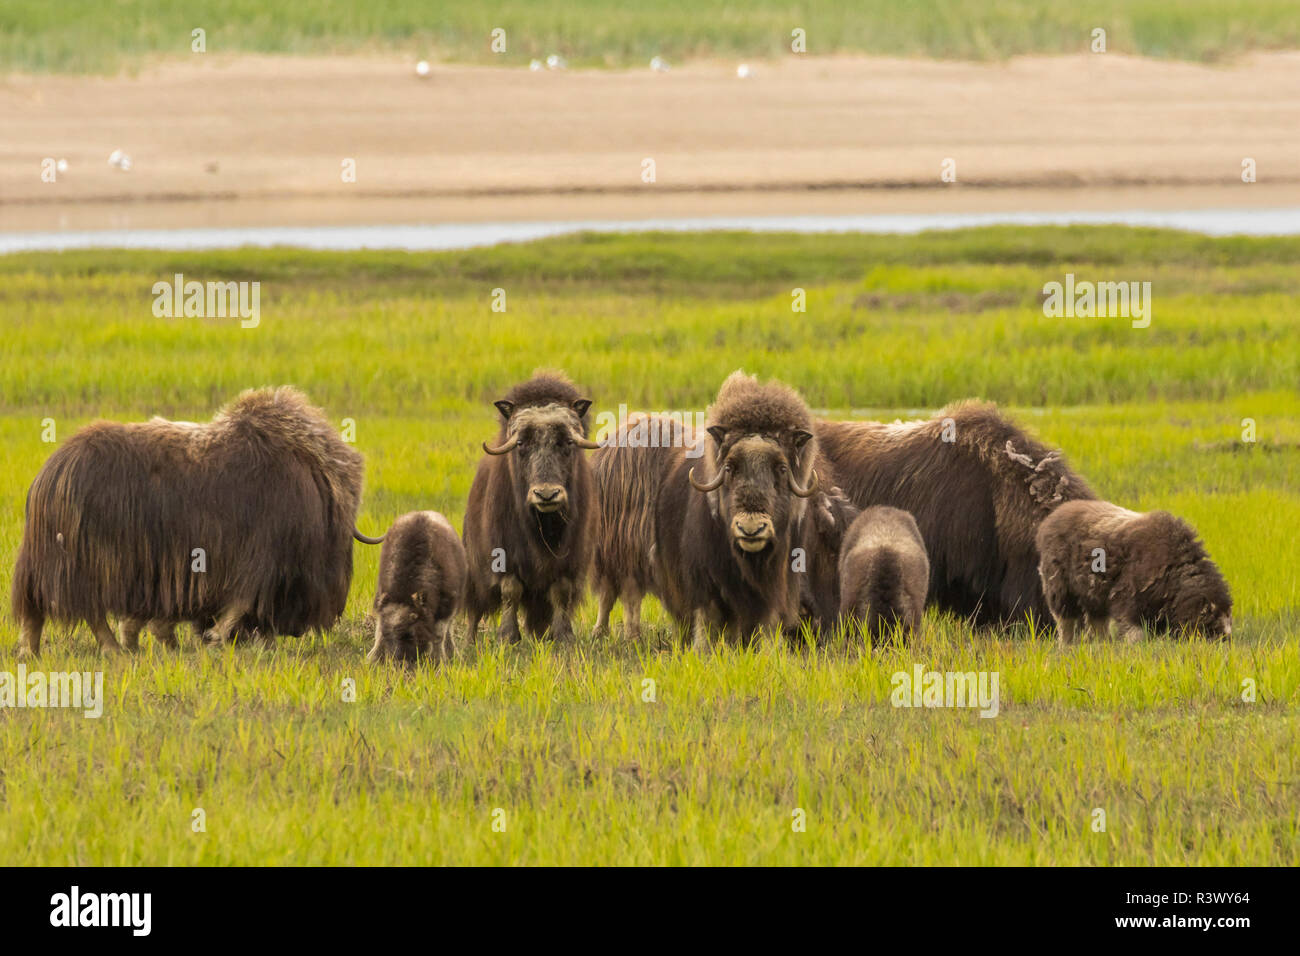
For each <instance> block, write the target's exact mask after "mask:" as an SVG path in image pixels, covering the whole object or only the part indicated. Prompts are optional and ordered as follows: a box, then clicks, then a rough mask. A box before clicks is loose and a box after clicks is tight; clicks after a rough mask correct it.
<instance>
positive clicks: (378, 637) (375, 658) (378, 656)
mask: <svg viewBox="0 0 1300 956" xmlns="http://www.w3.org/2000/svg"><path fill="white" fill-rule="evenodd" d="M383 659H384V632H383V629H382V628H381V627H380V626H379V622H378V621H376V622H375V643H374V644H373V645H372V646H371V648H370V653H369V654H367V655H366V660H368V661H369V662H370V663H371V664H378V663H379V662H380V661H382V660H383Z"/></svg>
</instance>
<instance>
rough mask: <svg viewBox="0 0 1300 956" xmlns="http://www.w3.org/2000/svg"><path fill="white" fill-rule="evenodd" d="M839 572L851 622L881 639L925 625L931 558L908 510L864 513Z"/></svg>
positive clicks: (849, 538) (847, 538) (846, 541)
mask: <svg viewBox="0 0 1300 956" xmlns="http://www.w3.org/2000/svg"><path fill="white" fill-rule="evenodd" d="M839 576H840V614H841V616H842V617H843V618H844V620H845V621H846V622H848V623H849V624H850V626H852V627H854V628H857V627H859V626H863V625H865V627H866V630H867V633H869V634H870V635H871V636H872V637H875V638H882V637H886V636H887V635H889V634H890V633H891V632H893V631H894V630H895V629H901V631H902V633H903V634H904V635H910V634H911V633H912V632H913V631H915V630H916V629H917V628H918V627H920V626H921V615H922V614H924V613H925V595H926V591H928V590H929V587H930V561H929V559H928V558H927V557H926V556H925V542H924V541H923V540H921V529H920V528H918V527H917V526H916V519H915V518H913V517H912V516H911V515H910V514H909V513H908V512H906V511H900V510H899V509H898V508H888V507H884V506H879V505H878V506H876V507H874V508H868V509H866V510H865V511H863V512H862V513H861V514H860V515H858V517H857V518H855V519H854V521H853V524H852V525H851V526H850V527H849V530H848V533H847V534H846V535H845V536H844V543H843V548H842V550H841V552H840V566H839Z"/></svg>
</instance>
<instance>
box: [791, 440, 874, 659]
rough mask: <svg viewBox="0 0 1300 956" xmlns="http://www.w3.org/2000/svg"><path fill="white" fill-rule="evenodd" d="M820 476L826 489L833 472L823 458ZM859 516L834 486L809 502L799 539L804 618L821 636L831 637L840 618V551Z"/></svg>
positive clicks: (818, 465)
mask: <svg viewBox="0 0 1300 956" xmlns="http://www.w3.org/2000/svg"><path fill="white" fill-rule="evenodd" d="M817 475H818V477H819V478H820V479H821V484H822V487H823V488H825V487H826V486H827V484H828V483H829V482H830V480H831V476H832V475H833V471H832V469H831V467H830V463H829V462H827V461H826V460H825V458H824V457H822V458H820V459H819V460H818V463H817ZM858 514H859V510H858V506H857V505H855V504H854V503H853V502H851V501H849V499H848V498H846V497H845V496H844V492H843V491H842V490H840V488H838V487H836V486H834V485H832V486H831V487H829V488H827V490H826V491H824V492H823V491H819V492H818V493H817V494H816V495H814V496H813V497H811V498H809V499H808V508H807V511H806V512H805V514H804V519H803V521H802V523H801V526H800V529H799V531H798V533H797V535H796V537H797V539H798V540H799V542H800V545H801V546H802V548H803V549H804V556H805V562H804V563H805V567H804V569H803V573H802V574H801V575H800V581H799V585H800V589H799V590H800V601H801V604H802V617H804V618H805V619H807V620H808V621H809V622H810V623H811V624H812V626H813V628H814V630H815V631H816V632H817V633H818V634H829V633H830V632H831V630H832V629H833V628H834V627H835V625H836V623H837V622H838V621H839V618H840V550H841V547H842V545H843V542H844V536H845V534H847V533H848V530H849V527H850V526H851V525H852V524H853V520H854V519H855V518H857V516H858Z"/></svg>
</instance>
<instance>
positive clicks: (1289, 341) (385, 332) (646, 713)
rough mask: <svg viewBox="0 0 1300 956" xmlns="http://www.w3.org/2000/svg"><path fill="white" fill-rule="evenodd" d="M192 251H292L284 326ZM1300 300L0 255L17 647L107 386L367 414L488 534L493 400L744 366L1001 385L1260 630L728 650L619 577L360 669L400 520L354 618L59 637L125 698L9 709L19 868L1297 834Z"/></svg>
mask: <svg viewBox="0 0 1300 956" xmlns="http://www.w3.org/2000/svg"><path fill="white" fill-rule="evenodd" d="M21 6H22V5H21V4H19V7H21ZM695 9H698V7H696V8H695ZM7 15H9V16H13V13H12V12H10V13H9V14H7ZM177 272H181V273H183V274H184V275H185V277H186V278H187V279H198V280H200V281H204V280H255V281H258V282H260V283H261V322H260V325H259V326H258V327H257V328H254V329H242V328H240V326H239V322H238V320H237V319H206V318H182V319H170V318H155V317H154V315H153V313H152V309H151V305H152V300H153V297H152V293H151V287H152V286H153V284H154V283H155V282H158V281H170V278H171V276H172V275H173V274H174V273H177ZM1067 272H1072V273H1074V274H1075V276H1076V277H1077V278H1078V279H1080V280H1083V279H1093V280H1096V281H1150V282H1151V283H1152V294H1153V300H1154V307H1153V314H1152V322H1151V325H1150V327H1149V328H1146V329H1135V328H1133V327H1132V326H1131V323H1130V321H1129V320H1128V319H1123V318H1114V319H1111V318H1106V319H1095V318H1094V319H1084V318H1074V319H1055V318H1046V317H1045V316H1044V315H1043V312H1042V309H1041V307H1040V304H1039V302H1040V293H1041V290H1042V287H1043V284H1044V283H1046V282H1049V281H1061V280H1062V279H1063V278H1064V275H1065V274H1066V273H1067ZM497 289H500V290H504V294H505V301H506V311H505V312H494V311H492V308H491V305H492V302H493V290H497ZM796 289H802V290H804V292H805V294H806V299H807V311H806V312H803V313H795V312H792V310H791V303H792V293H793V292H794V290H796ZM1298 294H1300V240H1298V239H1289V238H1288V239H1245V238H1234V239H1209V238H1204V237H1198V236H1192V235H1187V234H1181V233H1173V232H1162V231H1155V230H1129V229H1121V228H1112V227H1106V228H1042V229H1020V228H992V229H980V230H970V231H963V232H953V233H943V234H930V235H922V236H915V237H897V236H887V237H886V236H882V237H870V236H790V235H760V236H754V235H741V234H705V235H642V236H621V237H620V236H576V237H572V238H565V239H556V240H548V241H545V242H539V243H532V244H524V245H514V246H501V247H497V248H493V249H486V250H474V251H466V252H455V253H438V254H403V253H390V252H382V253H381V252H370V253H351V254H335V253H309V252H301V251H294V250H273V251H257V250H244V251H236V252H204V253H162V252H120V251H104V252H98V251H97V252H74V253H64V254H39V255H37V254H30V255H16V256H7V257H0V334H2V335H3V350H2V354H3V359H2V360H0V447H3V448H4V450H5V454H4V456H3V458H2V459H0V462H2V463H0V572H2V574H0V576H2V577H3V584H4V587H3V595H2V596H0V671H6V670H8V671H14V670H15V669H16V667H17V663H18V662H17V657H16V648H17V628H16V626H15V624H14V622H13V620H12V618H11V617H10V615H9V607H8V582H9V577H10V572H11V569H12V563H13V558H14V555H15V554H16V551H17V547H18V542H19V539H20V536H21V532H22V521H23V518H22V511H23V500H24V495H25V493H26V488H27V486H28V484H29V482H30V481H31V479H32V477H33V476H34V475H35V473H36V472H37V470H38V469H39V468H40V465H41V463H42V462H43V461H44V459H45V458H46V457H47V456H48V455H49V453H50V451H51V450H52V447H53V446H52V445H51V444H48V443H45V442H43V441H42V432H43V431H44V430H45V429H47V428H48V425H49V422H48V421H47V420H50V419H52V420H53V425H54V428H55V430H56V436H57V438H58V439H59V440H62V439H63V438H66V437H67V436H68V435H70V434H71V433H72V432H73V431H74V430H75V429H76V428H77V427H79V426H80V425H82V424H84V423H86V422H87V421H90V420H91V419H93V418H96V417H108V418H120V419H143V418H147V417H149V416H152V415H155V414H160V415H164V416H167V417H173V418H180V419H189V420H203V419H206V418H208V417H210V416H211V414H212V413H213V412H214V411H215V410H216V409H217V408H218V407H219V406H220V405H221V404H222V403H224V402H225V401H227V400H228V399H229V398H231V397H232V396H233V395H235V394H236V393H237V392H238V391H239V390H240V389H242V388H246V387H250V386H260V385H271V384H280V383H291V384H294V385H297V386H299V387H301V388H302V389H304V390H305V391H306V392H307V394H308V395H309V396H310V397H311V398H312V399H313V401H315V402H316V403H317V404H319V405H321V406H323V407H324V408H325V409H326V410H327V412H328V414H329V415H330V416H331V417H332V418H334V419H336V420H338V421H339V422H340V425H342V422H343V420H344V419H345V418H350V419H352V420H353V421H354V422H355V435H356V446H357V448H358V449H359V450H360V451H361V452H362V453H363V454H364V455H365V456H366V461H367V478H366V480H367V489H366V492H365V497H364V504H363V511H362V515H361V518H360V526H361V528H362V529H363V530H365V531H368V532H370V533H378V532H379V531H380V530H382V529H383V528H384V527H386V526H387V524H388V523H389V522H390V521H391V520H392V519H393V518H394V517H396V516H397V515H398V514H401V513H403V512H405V511H410V510H415V509H420V508H436V509H439V510H442V511H444V512H446V513H447V514H448V516H449V517H451V518H452V520H453V522H454V523H455V524H456V525H457V527H459V526H460V519H461V514H462V509H463V504H464V500H465V496H466V494H467V492H468V489H469V483H470V480H471V477H472V473H473V468H474V464H475V462H476V460H477V457H478V455H479V451H478V443H479V442H480V441H481V440H482V439H484V438H486V437H489V436H490V435H491V434H492V432H493V428H494V424H493V414H494V411H493V408H492V406H491V401H492V399H494V398H496V397H499V395H500V393H501V392H502V391H504V389H505V388H506V387H507V386H508V385H509V384H511V383H512V382H514V381H516V380H518V379H520V378H522V377H525V376H527V375H528V374H529V373H530V372H531V371H532V370H533V369H534V368H536V367H539V366H548V367H561V368H564V369H566V370H568V371H569V372H570V373H571V374H572V375H573V377H574V378H575V379H576V380H577V381H579V382H580V383H581V384H582V385H583V386H585V387H586V388H587V389H588V391H589V393H590V395H591V397H592V398H593V399H594V401H595V405H594V408H593V412H595V413H600V412H604V411H613V410H614V409H616V408H617V406H618V404H619V403H626V404H627V405H628V406H629V407H630V408H631V409H633V410H651V411H657V410H696V409H703V408H704V407H705V405H706V404H707V403H708V401H709V399H710V397H711V396H712V394H713V393H714V392H715V391H716V389H717V386H718V384H719V383H720V382H721V381H722V379H723V378H724V377H725V376H726V375H727V374H728V373H729V372H730V371H732V370H733V369H735V368H737V367H743V368H745V369H746V370H748V371H751V372H755V373H758V374H760V375H762V376H763V377H777V378H781V379H783V380H785V381H788V382H790V383H791V384H794V385H796V386H797V387H799V388H800V389H801V390H802V392H803V393H804V395H805V396H806V398H807V399H808V401H809V404H810V405H811V406H812V407H814V408H815V409H818V410H819V411H820V412H822V413H824V414H828V415H835V416H846V417H847V416H855V417H879V418H886V419H892V418H894V417H896V416H903V417H907V416H911V415H921V414H928V413H930V412H931V411H933V410H935V409H937V408H938V407H940V406H942V405H943V404H944V403H945V402H948V401H951V400H954V399H958V398H963V397H969V396H979V397H983V398H986V399H991V400H995V401H998V402H999V403H1001V404H1002V405H1003V406H1005V407H1006V408H1007V409H1008V410H1009V412H1010V413H1011V414H1012V415H1014V416H1015V417H1016V418H1017V419H1018V420H1019V421H1021V422H1022V423H1023V424H1025V425H1026V426H1027V427H1028V428H1030V429H1031V430H1032V431H1034V432H1035V433H1036V434H1037V435H1039V436H1040V437H1042V438H1043V439H1045V440H1046V441H1048V442H1050V443H1053V444H1055V445H1058V446H1060V447H1062V448H1063V449H1064V450H1065V452H1066V454H1067V457H1068V458H1069V459H1070V460H1071V462H1072V464H1074V465H1075V467H1077V468H1078V469H1079V470H1080V471H1081V472H1082V473H1083V474H1084V475H1086V476H1087V477H1088V478H1089V480H1090V481H1091V482H1092V484H1093V486H1094V487H1095V488H1096V489H1097V490H1098V491H1099V493H1101V494H1102V495H1104V496H1106V497H1108V498H1111V499H1112V500H1115V501H1117V502H1118V503H1120V504H1123V505H1126V506H1128V507H1133V508H1139V509H1146V508H1152V507H1164V508H1168V509H1170V510H1173V511H1175V512H1177V513H1179V514H1181V515H1183V516H1184V517H1186V518H1187V519H1188V520H1190V521H1191V522H1192V523H1193V524H1194V525H1196V526H1197V528H1198V529H1199V530H1200V532H1201V533H1202V535H1203V537H1204V539H1205V541H1206V544H1207V546H1208V548H1209V550H1210V553H1211V554H1212V555H1213V556H1214V557H1215V559H1216V560H1217V561H1218V562H1219V564H1220V566H1221V567H1222V569H1223V571H1224V573H1225V575H1226V576H1227V578H1228V580H1229V583H1230V584H1231V585H1232V588H1233V592H1234V597H1235V600H1236V614H1235V625H1234V633H1233V641H1232V643H1231V644H1227V645H1217V644H1216V645H1207V644H1204V643H1182V642H1175V641H1172V640H1152V641H1149V642H1147V643H1145V644H1141V645H1136V646H1130V645H1125V644H1122V643H1108V642H1103V643H1091V644H1084V645H1081V646H1076V647H1071V648H1061V647H1058V646H1057V645H1056V643H1055V641H1054V638H1053V636H1052V635H1051V634H1050V632H1048V631H1046V630H1045V629H1044V628H1042V627H1034V628H1030V627H1020V628H1015V629H1011V630H1007V631H1004V632H990V631H973V630H972V629H970V628H969V627H967V626H966V625H965V624H964V623H963V622H962V621H959V620H956V619H953V618H951V617H947V616H944V615H940V614H938V613H936V612H935V611H933V610H931V611H930V612H928V614H927V620H926V625H925V628H924V631H923V633H921V634H920V635H918V636H917V637H916V639H915V640H914V641H913V642H912V643H911V644H910V645H908V646H905V647H889V648H884V649H877V650H875V651H872V650H870V649H867V648H864V647H863V646H862V645H861V642H860V641H857V640H854V639H852V638H849V637H843V636H841V638H840V639H838V640H836V641H834V642H832V643H831V644H830V645H829V646H825V647H820V648H815V649H814V648H803V649H791V648H788V647H785V646H782V645H780V644H778V643H777V642H776V641H774V640H766V641H762V642H759V643H758V644H757V645H756V646H754V647H752V648H747V649H732V648H716V649H715V650H714V651H713V652H712V653H710V654H700V653H696V652H694V651H690V650H683V649H680V648H678V647H676V646H675V645H674V642H673V637H672V631H671V629H670V627H669V626H668V622H667V620H666V619H665V618H664V616H663V615H662V613H661V612H660V610H659V608H658V607H657V605H655V604H654V603H653V602H650V605H649V607H648V611H647V614H648V621H649V622H651V624H652V625H653V626H651V627H649V628H647V630H646V633H645V634H644V635H643V637H642V639H641V640H640V642H638V643H635V644H633V643H630V642H628V641H627V640H625V639H624V638H623V637H622V636H621V634H620V633H619V629H618V627H617V623H618V621H619V618H618V615H617V612H616V618H615V623H616V627H615V635H614V637H613V638H612V639H609V640H608V641H593V640H592V638H591V637H590V636H589V635H590V628H591V624H592V623H593V621H594V616H595V615H594V606H593V602H592V601H591V600H590V599H588V600H587V602H586V603H585V605H584V608H583V611H582V614H581V615H580V621H579V628H578V630H579V633H580V639H579V641H578V642H577V644H576V646H572V647H556V646H553V645H551V644H550V643H547V642H534V641H531V640H527V639H526V640H525V641H524V642H523V643H521V644H520V645H517V646H514V647H501V646H499V645H498V644H497V643H496V642H495V640H494V639H493V638H491V637H489V636H487V635H483V636H480V638H479V641H478V643H477V645H476V646H467V643H468V642H467V641H466V640H465V638H464V635H463V623H462V633H461V634H460V637H459V641H458V643H459V644H460V647H461V653H460V656H459V658H458V660H457V661H456V662H454V663H452V664H449V665H447V666H444V667H442V668H440V669H434V668H431V667H422V668H419V669H415V670H404V669H402V668H400V667H396V666H379V667H372V666H370V665H368V664H367V663H366V662H365V660H364V652H365V650H366V649H367V648H368V645H369V640H368V632H367V630H366V627H365V624H364V616H365V612H366V608H367V605H368V603H369V602H370V600H371V599H372V597H373V588H374V583H375V576H376V567H377V560H378V549H377V548H365V547H363V546H360V545H358V546H357V548H356V551H355V553H356V558H357V562H356V576H355V579H354V583H353V588H352V595H351V599H350V602H349V607H348V611H347V613H346V615H345V617H344V619H343V620H342V621H341V622H340V623H339V625H338V626H337V627H336V628H335V629H334V630H333V631H331V632H330V633H329V634H327V635H324V636H311V637H304V638H301V639H296V640H295V639H284V640H282V641H281V642H280V645H279V647H278V648H276V649H274V650H270V651H268V650H265V649H259V648H242V647H235V648H230V649H225V650H221V651H213V650H204V649H199V648H197V647H196V646H195V644H194V642H193V640H192V639H190V637H189V635H188V634H187V633H185V632H184V630H183V633H182V645H183V649H182V651H181V652H180V653H179V654H169V653H167V652H164V651H163V650H162V649H161V648H159V647H158V646H157V645H155V644H154V643H153V642H152V640H151V639H149V638H147V637H146V638H144V639H143V641H142V647H143V650H142V653H141V654H140V655H138V656H136V657H133V658H123V659H114V660H107V661H105V660H101V659H100V658H99V656H98V655H97V653H96V651H95V644H94V640H93V638H92V637H91V635H90V634H89V632H88V631H87V630H86V629H85V628H84V626H83V627H79V628H77V629H76V630H75V631H72V632H69V630H68V629H67V628H62V627H58V626H55V627H50V628H47V631H46V636H45V644H44V648H43V652H42V656H41V658H40V664H39V667H41V668H43V669H46V670H52V671H61V670H83V671H84V670H97V669H98V670H102V671H103V672H104V690H105V696H106V701H105V703H104V714H103V716H102V717H100V718H99V719H87V718H84V717H82V716H81V713H80V712H79V711H66V710H54V709H49V710H35V709H22V710H17V709H7V708H4V709H0V858H3V859H4V860H5V861H6V862H7V863H10V864H140V863H145V864H203V865H208V864H211V865H229V864H262V863H283V864H316V863H332V864H380V863H418V864H424V863H434V864H442V863H448V864H453V863H494V864H517V863H529V864H617V863H638V864H698V863H714V864H747V863H749V864H803V863H815V864H953V863H961V864H1024V863H1033V864H1275V865H1292V866H1294V865H1296V864H1298V863H1300V804H1298V803H1297V800H1296V787H1297V786H1298V785H1300V748H1297V746H1296V741H1297V740H1300V716H1298V714H1297V704H1300V692H1298V690H1297V688H1298V687H1300V653H1297V650H1298V646H1300V643H1298V642H1300V583H1298V582H1300V560H1298V557H1300V556H1298V554H1297V552H1298V551H1300V549H1298V548H1297V546H1296V541H1295V533H1296V529H1297V527H1300V393H1298V392H1297V388H1296V385H1297V382H1300V313H1298V312H1297V308H1296V302H1297V295H1298ZM1245 420H1250V421H1251V422H1253V427H1254V429H1255V436H1254V437H1255V441H1253V442H1246V441H1243V440H1242V439H1243V428H1244V427H1249V426H1248V424H1246V425H1244V424H1243V423H1244V422H1245ZM916 664H920V665H922V666H923V667H925V668H926V669H934V670H939V671H946V670H951V671H990V672H997V673H998V674H999V677H1000V709H999V713H998V715H997V716H996V717H994V718H991V719H983V718H981V717H979V716H977V714H976V713H974V712H973V711H970V710H942V709H910V708H896V707H892V706H890V694H891V690H892V689H893V688H892V685H891V678H892V675H893V674H895V673H896V672H900V671H901V672H907V673H910V672H911V671H912V669H913V667H914V665H916ZM36 666H38V665H31V664H29V667H36ZM347 681H351V682H354V685H355V700H348V699H345V697H347V696H349V695H347V694H345V686H346V685H345V682H347ZM647 681H651V682H653V683H652V684H647V683H646V682H647ZM1243 682H1248V683H1247V684H1243ZM1243 687H1248V688H1250V687H1253V690H1254V693H1253V695H1252V694H1249V693H1244V692H1243ZM648 697H653V698H654V699H653V700H650V699H647V698H648ZM1247 698H1253V699H1247ZM196 809H202V810H203V814H204V816H205V821H206V823H205V825H206V829H205V830H204V831H203V832H195V831H194V829H192V821H193V820H194V811H195V810H196ZM796 810H802V811H803V817H802V818H801V819H802V820H803V821H804V822H805V826H804V828H803V829H802V830H799V829H796V828H795V827H794V826H793V824H794V823H795V822H796V813H795V811H796ZM1098 810H1100V811H1103V813H1104V830H1099V829H1096V825H1097V822H1098V820H1099V819H1101V818H1100V817H1099V816H1098V815H1097V812H1096V811H1098ZM494 824H495V827H494ZM502 826H504V829H502Z"/></svg>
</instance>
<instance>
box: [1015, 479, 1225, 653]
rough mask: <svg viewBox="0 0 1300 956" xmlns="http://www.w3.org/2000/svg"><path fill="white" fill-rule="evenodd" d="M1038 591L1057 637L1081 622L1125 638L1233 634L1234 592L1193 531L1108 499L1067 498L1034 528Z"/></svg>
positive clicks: (1065, 638) (1065, 637)
mask: <svg viewBox="0 0 1300 956" xmlns="http://www.w3.org/2000/svg"><path fill="white" fill-rule="evenodd" d="M1038 550H1039V552H1040V553H1041V554H1042V561H1041V564H1040V567H1039V570H1040V573H1041V575H1042V582H1043V593H1044V594H1045V595H1046V597H1047V605H1048V607H1049V609H1050V610H1051V612H1052V617H1053V618H1055V620H1056V627H1057V634H1058V638H1059V639H1060V640H1061V641H1062V642H1064V643H1070V642H1073V641H1075V640H1076V639H1077V638H1078V634H1079V624H1080V622H1081V621H1086V622H1087V624H1088V629H1089V630H1090V631H1092V632H1093V634H1094V635H1096V636H1098V637H1100V636H1104V635H1105V633H1106V631H1107V630H1108V629H1109V623H1110V621H1114V622H1115V623H1116V624H1117V625H1118V626H1119V629H1120V632H1121V633H1122V634H1123V636H1124V638H1125V639H1126V640H1129V641H1136V640H1140V639H1141V638H1142V635H1143V632H1144V628H1150V629H1151V630H1153V631H1175V632H1177V633H1180V634H1188V633H1192V632H1199V633H1201V634H1205V635H1206V636H1209V637H1216V638H1220V639H1222V638H1226V637H1228V635H1230V634H1231V633H1232V595H1231V594H1230V593H1229V592H1228V585H1227V582H1226V581H1224V580H1223V575H1222V574H1220V573H1219V569H1218V567H1217V566H1216V565H1215V563H1214V562H1213V561H1211V560H1210V556H1209V555H1208V554H1206V553H1205V547H1204V545H1203V544H1202V543H1201V541H1200V539H1199V538H1197V536H1196V532H1195V531H1194V530H1193V529H1192V527H1191V526H1190V525H1188V524H1187V522H1185V521H1182V520H1180V519H1179V518H1176V517H1174V516H1173V515H1171V514H1169V512H1167V511H1149V512H1147V513H1145V514H1139V513H1138V512H1135V511H1128V510H1127V509H1125V508H1120V507H1118V506H1116V505H1113V504H1110V503H1109V502H1106V501H1072V502H1069V503H1068V504H1063V505H1061V506H1060V507H1059V508H1057V509H1056V510H1055V511H1054V512H1052V514H1051V515H1050V516H1049V517H1048V518H1046V519H1045V520H1044V521H1043V523H1042V525H1040V526H1039V529H1038Z"/></svg>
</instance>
